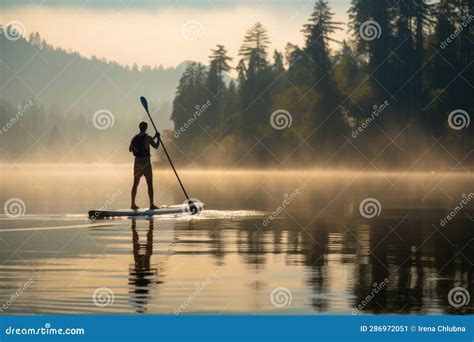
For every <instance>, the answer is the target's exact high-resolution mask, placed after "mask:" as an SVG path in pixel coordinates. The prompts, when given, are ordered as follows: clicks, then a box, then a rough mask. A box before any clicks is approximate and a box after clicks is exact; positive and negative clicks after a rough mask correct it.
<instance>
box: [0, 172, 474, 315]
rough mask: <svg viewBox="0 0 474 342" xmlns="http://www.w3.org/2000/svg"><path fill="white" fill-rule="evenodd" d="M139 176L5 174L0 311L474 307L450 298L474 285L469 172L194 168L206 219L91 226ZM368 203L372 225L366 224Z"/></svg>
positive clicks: (165, 182)
mask: <svg viewBox="0 0 474 342" xmlns="http://www.w3.org/2000/svg"><path fill="white" fill-rule="evenodd" d="M130 174H131V166H126V165H116V166H110V165H109V166H91V165H88V166H84V165H71V166H60V167H58V166H51V165H43V166H26V167H24V166H22V167H18V166H8V165H4V166H1V167H0V175H1V183H0V184H1V192H0V203H1V204H2V205H3V204H4V203H6V202H7V201H8V200H9V199H12V198H17V199H20V200H21V201H23V203H24V204H25V206H24V208H25V211H24V215H22V216H20V217H18V218H12V217H9V216H11V215H6V214H5V213H3V215H0V309H2V310H1V311H0V314H87V313H92V314H113V313H127V314H128V313H129V314H134V313H137V314H143V313H148V314H155V313H159V314H302V315H308V314H309V315H311V314H354V313H356V311H355V309H356V308H357V309H358V311H357V312H358V313H359V314H372V313H380V314H388V313H392V314H402V313H403V314H408V313H411V314H442V313H449V314H472V312H473V302H474V300H471V301H470V303H469V304H467V305H464V306H462V307H460V308H455V307H453V306H452V305H450V303H449V301H448V293H449V291H450V290H451V289H453V288H455V287H463V288H464V289H466V290H467V291H468V292H469V293H470V294H471V295H472V293H473V288H474V286H473V285H474V280H473V274H474V267H473V263H474V257H473V256H474V253H473V249H474V240H473V237H474V230H473V228H474V224H473V220H474V214H473V212H474V200H473V201H469V199H470V198H471V197H470V194H471V193H472V192H474V189H473V177H472V175H471V174H469V173H458V174H434V173H426V174H423V173H413V174H397V173H392V174H382V173H364V172H330V171H325V172H318V171H299V172H293V173H291V172H263V171H260V172H256V171H248V172H245V171H242V172H236V171H225V170H222V171H207V172H198V171H192V172H191V171H189V172H183V173H182V178H183V181H184V183H185V185H186V186H187V188H188V191H189V192H190V193H191V194H192V196H194V197H196V198H198V199H200V200H201V201H203V202H204V203H206V210H205V211H204V212H203V213H201V214H200V215H199V216H193V217H183V216H181V217H173V216H171V217H163V218H155V219H137V220H131V219H117V220H103V221H100V222H95V223H90V222H88V220H87V216H86V213H87V211H88V210H89V209H94V208H100V207H104V208H127V207H128V206H129V187H130V183H129V182H130ZM144 183H145V182H143V184H141V186H140V189H139V192H140V199H139V204H141V205H142V206H146V204H147V203H146V196H145V193H146V189H145V184H144ZM154 183H155V193H156V198H157V200H156V202H157V203H159V204H176V203H182V202H183V196H182V194H181V192H180V189H179V187H178V186H177V184H176V181H175V179H174V177H173V175H172V174H171V173H168V172H157V173H156V174H155V180H154ZM367 198H373V199H376V200H377V201H378V202H379V203H380V213H379V215H378V216H375V217H373V218H365V217H363V215H361V212H360V209H359V206H360V203H361V202H362V201H363V200H365V199H367ZM463 199H464V200H465V202H467V204H463V203H462V200H463ZM10 203H11V202H10ZM456 207H458V208H460V210H456V214H455V215H454V217H453V219H452V220H450V221H449V222H447V224H443V223H442V219H443V218H445V217H446V216H447V215H449V213H450V212H451V211H452V210H454V209H455V208H456ZM376 209H377V208H376ZM369 214H370V213H369ZM366 216H367V215H366ZM270 218H271V219H270ZM2 305H3V307H2Z"/></svg>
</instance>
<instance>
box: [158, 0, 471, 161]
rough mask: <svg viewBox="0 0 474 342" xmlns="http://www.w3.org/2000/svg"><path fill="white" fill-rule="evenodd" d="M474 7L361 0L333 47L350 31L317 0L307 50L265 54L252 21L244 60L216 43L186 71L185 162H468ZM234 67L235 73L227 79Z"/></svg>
mask: <svg viewBox="0 0 474 342" xmlns="http://www.w3.org/2000/svg"><path fill="white" fill-rule="evenodd" d="M390 3H393V5H390ZM473 4H474V1H472V0H441V1H440V2H437V3H432V2H429V1H426V0H413V1H394V2H390V1H380V0H353V1H352V5H351V7H350V9H349V18H350V23H349V29H350V32H351V39H350V40H348V41H344V42H337V43H338V44H340V49H338V50H337V51H335V52H334V51H331V49H330V42H332V41H334V37H335V33H336V32H337V31H338V30H343V29H344V30H345V29H347V27H345V26H344V25H343V24H342V23H339V22H336V21H334V15H333V13H332V12H331V9H330V7H329V5H328V3H327V1H324V0H318V1H317V2H316V4H315V6H314V11H313V12H312V13H311V15H310V17H309V19H308V22H307V24H306V25H304V27H303V28H302V34H303V35H304V38H305V40H304V45H303V46H298V45H295V44H292V43H288V44H287V46H286V48H285V51H273V52H272V51H269V44H270V37H269V35H268V33H267V30H266V29H265V27H264V26H263V25H262V24H260V23H256V24H255V25H253V26H252V27H251V28H249V30H248V31H247V33H246V35H245V37H244V39H243V43H242V45H241V49H240V52H239V56H238V58H237V59H235V58H232V57H230V56H228V53H227V51H226V49H225V47H224V46H222V45H217V47H216V48H215V49H213V50H212V51H211V54H210V57H209V59H210V61H209V65H203V64H200V63H192V64H190V65H189V66H188V67H187V69H186V70H185V71H184V73H183V75H182V77H181V79H180V81H179V85H178V88H177V92H176V97H175V99H174V102H173V111H172V115H171V119H172V121H173V122H174V131H169V132H167V139H168V140H169V142H170V143H171V144H170V146H172V148H173V149H174V151H173V153H174V155H176V156H178V158H179V159H180V161H181V162H182V163H185V164H188V165H206V164H232V165H236V166H246V165H254V164H255V163H257V164H276V165H279V164H284V165H285V167H287V166H288V165H301V164H305V165H314V166H327V165H336V166H338V165H341V166H350V167H363V166H368V167H371V166H372V165H376V166H377V167H379V166H380V167H396V166H399V167H400V168H403V169H408V168H409V167H413V168H416V167H420V168H425V167H430V168H437V167H442V165H443V164H444V163H445V165H452V164H453V163H454V164H456V161H453V159H455V160H456V159H457V160H458V161H459V160H463V161H464V162H467V160H464V159H463V158H464V157H465V156H466V154H467V153H468V152H469V151H471V150H472V148H473V147H474V145H473V139H472V125H468V123H469V120H470V117H469V114H472V113H473V112H474V101H473V99H472V94H473V85H474V66H473V54H474V52H473V50H474V49H473V42H474V34H473V33H474V30H473V29H472V26H471V24H472V22H473V21H474V16H473V15H474V12H473ZM331 46H332V45H331ZM231 69H234V70H235V72H236V74H237V75H238V76H237V79H236V80H235V81H231V82H230V83H228V82H225V81H224V78H223V77H224V75H226V74H227V73H229V72H230V71H231ZM450 113H451V115H450ZM443 157H446V158H445V159H443ZM440 158H441V159H440ZM467 159H469V158H467ZM291 163H294V164H291Z"/></svg>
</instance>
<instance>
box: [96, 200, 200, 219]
mask: <svg viewBox="0 0 474 342" xmlns="http://www.w3.org/2000/svg"><path fill="white" fill-rule="evenodd" d="M194 204H195V207H196V208H197V211H194V210H191V209H190V208H189V205H187V204H179V205H169V206H167V205H163V206H160V208H159V209H155V210H149V209H148V210H147V209H139V210H132V209H104V210H102V209H94V210H89V213H88V215H89V218H90V219H91V220H96V219H104V218H109V217H110V218H111V217H140V216H142V217H144V216H159V215H175V214H183V215H194V214H198V213H200V212H201V211H202V210H203V209H204V203H202V202H194Z"/></svg>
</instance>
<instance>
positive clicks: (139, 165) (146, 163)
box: [129, 121, 160, 210]
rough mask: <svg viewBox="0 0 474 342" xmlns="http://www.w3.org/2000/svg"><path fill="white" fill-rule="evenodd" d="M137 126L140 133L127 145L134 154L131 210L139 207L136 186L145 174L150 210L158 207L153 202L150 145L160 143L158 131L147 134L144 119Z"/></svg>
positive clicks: (146, 125) (156, 146)
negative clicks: (151, 134)
mask: <svg viewBox="0 0 474 342" xmlns="http://www.w3.org/2000/svg"><path fill="white" fill-rule="evenodd" d="M138 127H139V128H140V133H138V134H137V135H135V136H134V137H133V139H132V141H131V142H130V147H129V151H130V152H132V153H133V155H134V156H135V165H134V167H133V186H132V206H131V208H132V209H133V210H137V209H139V207H138V206H137V204H136V203H135V198H136V197H137V188H138V184H139V183H140V178H141V177H142V176H145V179H146V183H147V185H148V197H149V198H150V210H153V209H158V207H157V206H156V205H155V204H154V202H153V171H152V169H151V160H150V146H152V147H153V148H155V149H156V148H158V146H159V145H160V133H158V132H157V133H156V135H155V136H154V137H153V138H152V137H151V136H149V135H148V134H147V133H146V130H147V128H148V124H147V123H146V122H144V121H142V122H140V125H139V126H138ZM155 139H156V142H155Z"/></svg>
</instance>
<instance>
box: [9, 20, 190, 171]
mask: <svg viewBox="0 0 474 342" xmlns="http://www.w3.org/2000/svg"><path fill="white" fill-rule="evenodd" d="M4 29H7V28H3V27H1V26H0V80H1V81H0V162H20V161H21V162H38V161H40V162H85V161H87V162H89V161H93V162H124V161H130V154H129V153H128V144H129V142H130V138H131V137H132V136H133V134H135V132H136V131H137V130H138V123H139V122H140V120H145V119H146V118H147V116H146V113H145V112H144V111H143V110H142V108H141V106H140V102H139V98H140V96H142V95H145V96H147V98H148V99H149V101H150V104H151V105H153V107H152V110H153V112H154V113H158V115H157V116H156V117H155V120H156V122H157V124H158V125H159V127H160V128H169V127H171V126H172V124H171V122H170V120H169V116H170V113H171V103H172V101H173V97H174V94H173V93H174V89H175V88H176V85H177V84H178V81H179V78H180V76H181V75H182V73H183V71H184V69H185V67H186V65H187V64H188V63H189V62H183V63H182V64H181V65H179V66H177V67H176V68H163V67H161V66H159V67H151V66H143V67H141V68H139V67H138V66H137V65H134V66H132V67H127V66H123V65H120V64H118V63H116V62H112V61H107V60H105V59H99V58H96V57H91V58H86V57H84V56H81V55H80V54H79V53H77V52H71V51H66V50H64V49H62V48H56V47H53V46H51V45H50V44H48V43H47V42H46V41H45V40H44V39H42V38H41V36H40V35H39V33H31V34H30V35H29V37H28V38H24V37H20V36H18V37H17V39H12V40H9V39H8V37H7V35H6V34H3V30H4ZM29 101H32V102H33V105H31V106H30V105H28V103H29ZM101 111H102V112H105V114H106V115H104V119H107V113H110V114H108V118H109V119H110V120H111V121H110V123H109V126H110V127H107V128H105V129H102V130H101V129H98V128H97V127H96V126H97V122H96V125H94V115H96V113H100V112H101ZM96 118H97V116H96ZM100 128H104V127H100ZM104 152H105V153H104Z"/></svg>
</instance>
